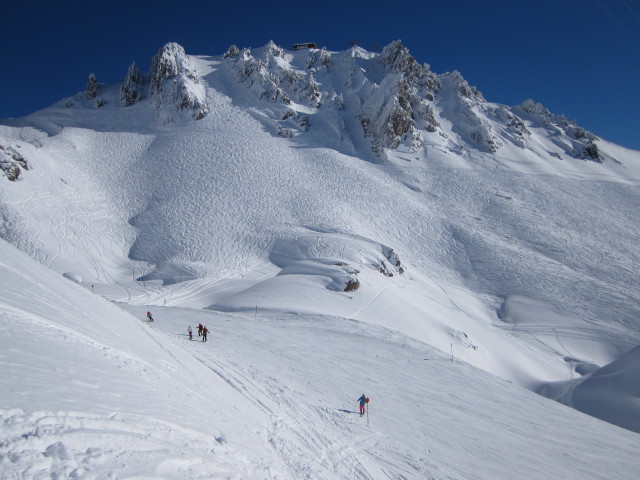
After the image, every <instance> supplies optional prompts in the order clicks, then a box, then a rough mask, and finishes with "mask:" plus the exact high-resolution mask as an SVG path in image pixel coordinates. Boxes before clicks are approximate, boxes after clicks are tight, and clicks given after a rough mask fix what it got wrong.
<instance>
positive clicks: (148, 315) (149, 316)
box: [147, 312, 153, 323]
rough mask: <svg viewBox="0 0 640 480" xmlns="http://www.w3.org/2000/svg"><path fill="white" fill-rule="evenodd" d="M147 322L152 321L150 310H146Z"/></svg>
mask: <svg viewBox="0 0 640 480" xmlns="http://www.w3.org/2000/svg"><path fill="white" fill-rule="evenodd" d="M147 322H149V323H151V322H153V317H152V316H151V312H147Z"/></svg>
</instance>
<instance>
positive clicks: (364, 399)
mask: <svg viewBox="0 0 640 480" xmlns="http://www.w3.org/2000/svg"><path fill="white" fill-rule="evenodd" d="M357 403H359V404H360V416H362V415H364V412H365V405H366V404H367V403H369V399H368V398H367V397H366V395H365V394H364V393H363V394H362V396H361V397H360V398H359V399H358V402H357Z"/></svg>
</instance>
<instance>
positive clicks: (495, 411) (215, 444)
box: [0, 242, 640, 479]
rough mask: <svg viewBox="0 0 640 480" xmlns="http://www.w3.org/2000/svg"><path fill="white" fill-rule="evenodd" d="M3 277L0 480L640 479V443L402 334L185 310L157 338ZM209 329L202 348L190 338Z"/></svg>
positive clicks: (32, 269) (69, 290) (28, 266)
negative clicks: (362, 399)
mask: <svg viewBox="0 0 640 480" xmlns="http://www.w3.org/2000/svg"><path fill="white" fill-rule="evenodd" d="M0 269H1V270H2V275H1V276H0V278H1V279H2V280H0V282H1V285H2V291H3V298H2V302H1V303H0V318H1V324H0V325H1V326H2V332H3V334H2V337H1V339H2V340H1V342H2V352H3V354H2V357H1V358H2V366H3V372H4V373H3V375H2V376H1V377H0V382H1V384H2V391H3V395H2V397H1V403H0V421H1V422H2V423H1V425H2V432H3V440H2V443H1V444H0V472H2V476H3V478H45V477H46V478H50V477H55V478H87V479H88V478H140V477H152V478H176V479H177V478H193V479H197V478H257V479H274V478H281V479H288V478H291V479H297V478H327V479H331V478H336V479H337V478H341V479H342V478H362V479H383V478H407V479H409V478H415V479H418V478H434V479H435V478H437V479H463V478H464V479H486V478H494V479H501V478H504V479H508V478H514V476H515V477H517V478H531V479H536V478H540V479H543V478H567V479H572V478H575V479H590V478H594V479H595V478H620V479H631V478H635V475H636V473H637V467H638V463H637V458H636V455H635V452H636V451H637V449H638V447H640V438H639V437H638V435H637V434H635V433H632V432H629V431H627V430H623V429H620V428H618V427H614V426H612V425H610V424H607V423H604V422H600V421H597V420H595V419H593V418H592V417H589V416H587V415H584V414H582V413H579V412H577V411H575V410H572V409H570V408H568V407H565V406H562V405H560V404H558V403H556V402H553V401H551V400H547V399H545V398H543V397H540V396H538V395H536V394H534V393H532V392H530V391H528V390H525V389H523V388H520V387H517V386H514V385H513V384H511V383H509V382H505V381H504V380H501V379H499V378H498V377H495V376H493V375H490V374H487V373H486V372H483V371H482V370H479V369H476V368H474V367H472V366H470V365H468V364H465V363H463V362H460V361H458V360H454V361H452V360H451V358H450V357H449V356H447V355H444V354H443V353H442V352H440V351H438V350H435V349H434V348H433V347H430V346H429V345H427V344H425V343H423V342H419V341H416V340H414V339H412V338H410V337H408V336H406V335H402V334H400V333H398V332H397V331H393V330H389V329H386V328H382V327H376V326H372V325H369V324H366V323H363V322H360V321H345V320H344V319H342V318H336V317H333V316H319V315H308V316H299V315H294V314H291V313H286V312H275V311H269V312H261V311H258V312H257V314H254V315H251V314H249V313H237V312H236V313H220V312H212V311H208V310H202V309H198V310H194V309H186V308H178V307H156V308H154V309H153V314H154V318H155V322H154V323H152V324H147V323H146V321H144V320H143V319H144V317H145V312H146V308H145V307H144V306H133V305H120V306H118V305H115V304H113V303H110V302H108V301H106V300H104V299H103V298H102V297H100V296H99V295H96V294H91V293H90V292H88V291H87V290H86V289H83V288H82V287H80V286H78V285H76V284H74V283H72V282H69V281H67V280H65V279H63V278H61V277H60V276H58V275H56V274H54V273H53V272H51V271H50V270H47V269H46V268H44V267H43V266H41V265H38V264H36V263H35V261H33V260H32V259H30V258H28V257H27V256H26V255H24V254H23V253H21V252H18V251H16V250H15V249H14V248H13V247H10V246H8V245H7V244H6V243H5V242H2V243H1V244H0ZM120 307H124V310H122V309H121V308H120ZM198 323H203V324H205V325H207V327H208V328H209V329H210V330H211V332H212V333H211V335H210V337H209V341H208V342H206V343H204V342H201V341H198V340H199V339H198V337H197V335H196V336H194V340H193V341H189V339H188V337H187V335H186V332H187V326H188V325H191V326H192V327H195V326H196V325H197V324H198ZM194 330H195V328H194ZM79 359H81V361H79ZM362 392H365V393H366V394H367V395H368V396H369V397H370V399H371V401H370V404H369V412H368V416H365V417H360V416H359V415H358V414H356V413H355V411H356V410H355V409H356V399H357V398H358V396H359V395H360V394H361V393H362Z"/></svg>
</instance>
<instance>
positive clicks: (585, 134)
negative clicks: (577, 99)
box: [514, 100, 603, 163]
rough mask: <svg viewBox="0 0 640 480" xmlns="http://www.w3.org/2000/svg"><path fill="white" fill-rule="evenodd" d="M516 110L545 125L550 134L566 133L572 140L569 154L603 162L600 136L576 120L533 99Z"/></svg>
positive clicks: (568, 148) (568, 150)
mask: <svg viewBox="0 0 640 480" xmlns="http://www.w3.org/2000/svg"><path fill="white" fill-rule="evenodd" d="M514 110H516V111H517V112H519V113H521V114H523V115H524V116H526V117H528V118H529V119H530V120H532V121H533V122H534V123H537V124H539V125H541V126H543V127H544V128H545V129H547V130H548V131H549V133H550V135H558V134H562V135H565V136H566V137H567V138H568V139H569V141H570V142H571V146H570V147H567V149H566V153H567V154H568V155H570V156H572V157H574V158H579V159H583V160H591V161H595V162H599V163H602V162H603V158H602V156H601V155H600V151H599V150H598V146H597V145H596V144H595V141H596V140H598V137H596V136H595V135H594V134H593V133H591V132H589V131H588V130H585V129H584V128H582V127H579V126H578V125H577V124H576V122H575V121H570V120H569V119H568V118H567V117H566V116H564V115H554V114H553V113H551V112H550V111H549V110H547V109H546V108H545V107H544V106H543V105H542V104H540V103H538V102H535V101H533V100H525V101H524V102H523V103H521V104H520V105H519V106H518V107H515V108H514Z"/></svg>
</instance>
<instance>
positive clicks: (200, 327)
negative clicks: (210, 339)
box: [187, 323, 209, 342]
mask: <svg viewBox="0 0 640 480" xmlns="http://www.w3.org/2000/svg"><path fill="white" fill-rule="evenodd" d="M187 332H189V340H193V330H191V325H189V328H188V329H187ZM207 335H209V329H208V328H207V327H206V326H205V325H202V324H201V323H199V324H198V336H199V337H202V341H203V342H206V341H207Z"/></svg>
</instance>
